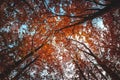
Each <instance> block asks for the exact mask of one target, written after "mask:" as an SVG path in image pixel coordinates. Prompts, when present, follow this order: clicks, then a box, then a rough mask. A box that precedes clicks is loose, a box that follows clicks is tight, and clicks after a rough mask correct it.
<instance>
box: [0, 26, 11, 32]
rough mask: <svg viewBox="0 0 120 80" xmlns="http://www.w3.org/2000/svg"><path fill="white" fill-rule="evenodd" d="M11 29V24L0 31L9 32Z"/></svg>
mask: <svg viewBox="0 0 120 80" xmlns="http://www.w3.org/2000/svg"><path fill="white" fill-rule="evenodd" d="M9 31H10V26H7V27H4V28H1V29H0V32H9Z"/></svg>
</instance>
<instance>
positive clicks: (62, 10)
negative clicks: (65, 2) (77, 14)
mask: <svg viewBox="0 0 120 80" xmlns="http://www.w3.org/2000/svg"><path fill="white" fill-rule="evenodd" d="M65 13H66V12H65V10H64V9H63V8H62V6H60V15H64V14H65Z"/></svg>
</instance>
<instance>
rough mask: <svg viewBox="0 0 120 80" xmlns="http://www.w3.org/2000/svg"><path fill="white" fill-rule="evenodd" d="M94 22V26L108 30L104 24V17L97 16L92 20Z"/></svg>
mask: <svg viewBox="0 0 120 80" xmlns="http://www.w3.org/2000/svg"><path fill="white" fill-rule="evenodd" d="M92 24H93V26H94V27H97V28H99V29H102V30H106V29H107V28H106V27H105V26H104V23H103V19H102V18H95V19H93V20H92Z"/></svg>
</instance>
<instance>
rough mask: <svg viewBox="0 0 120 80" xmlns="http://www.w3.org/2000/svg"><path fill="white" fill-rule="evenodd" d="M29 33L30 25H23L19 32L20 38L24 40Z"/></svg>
mask: <svg viewBox="0 0 120 80" xmlns="http://www.w3.org/2000/svg"><path fill="white" fill-rule="evenodd" d="M27 32H28V25H26V24H23V25H21V27H20V29H19V30H18V33H19V38H23V36H24V34H25V33H27Z"/></svg>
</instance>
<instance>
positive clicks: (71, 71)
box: [63, 61, 75, 79]
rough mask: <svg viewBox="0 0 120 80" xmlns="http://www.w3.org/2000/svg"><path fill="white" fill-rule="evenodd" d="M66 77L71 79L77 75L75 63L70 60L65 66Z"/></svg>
mask: <svg viewBox="0 0 120 80" xmlns="http://www.w3.org/2000/svg"><path fill="white" fill-rule="evenodd" d="M63 70H64V74H65V77H66V78H67V79H71V78H72V77H73V76H74V75H75V65H74V64H73V63H72V62H71V61H70V62H67V63H66V64H65V67H63Z"/></svg>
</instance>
